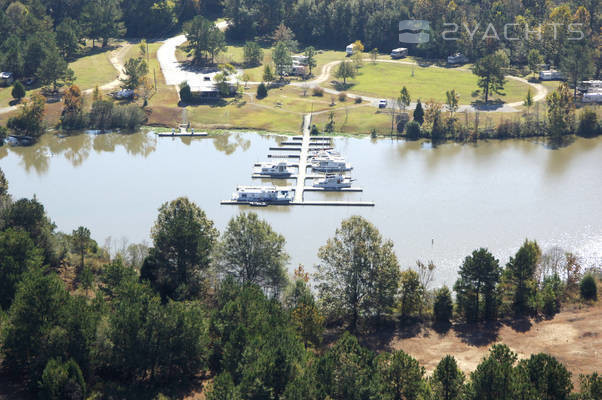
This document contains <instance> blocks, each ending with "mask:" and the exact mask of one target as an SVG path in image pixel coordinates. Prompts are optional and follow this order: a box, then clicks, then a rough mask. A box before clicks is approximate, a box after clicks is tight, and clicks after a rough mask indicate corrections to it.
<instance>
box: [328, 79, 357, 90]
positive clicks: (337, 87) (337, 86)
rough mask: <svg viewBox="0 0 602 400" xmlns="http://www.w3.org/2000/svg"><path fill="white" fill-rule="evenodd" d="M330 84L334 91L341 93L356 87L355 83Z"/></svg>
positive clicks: (334, 82) (337, 82)
mask: <svg viewBox="0 0 602 400" xmlns="http://www.w3.org/2000/svg"><path fill="white" fill-rule="evenodd" d="M330 83H331V84H332V86H333V87H334V89H335V90H338V91H339V92H342V91H345V90H349V89H351V88H353V87H354V86H355V83H353V82H347V83H343V82H339V81H331V82H330Z"/></svg>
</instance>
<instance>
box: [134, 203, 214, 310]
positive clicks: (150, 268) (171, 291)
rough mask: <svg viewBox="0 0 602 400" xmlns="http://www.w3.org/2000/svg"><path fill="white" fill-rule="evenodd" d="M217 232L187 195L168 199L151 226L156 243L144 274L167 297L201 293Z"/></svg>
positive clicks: (141, 275) (189, 296)
mask: <svg viewBox="0 0 602 400" xmlns="http://www.w3.org/2000/svg"><path fill="white" fill-rule="evenodd" d="M217 236H218V232H217V230H216V229H215V227H214V226H213V222H212V221H211V220H210V219H208V218H207V216H206V215H205V212H204V211H203V210H201V209H200V208H199V207H198V206H197V205H196V204H194V203H192V202H191V201H190V200H188V199H187V198H185V197H180V198H178V199H176V200H173V201H171V202H169V203H164V204H163V205H162V206H161V208H159V216H158V217H157V221H156V222H155V225H154V226H153V228H152V230H151V237H152V239H153V247H152V248H151V249H150V250H149V255H148V257H147V258H146V260H145V261H144V265H143V266H142V269H141V271H140V277H141V278H142V279H147V280H149V281H150V283H151V285H152V286H153V287H154V288H155V289H157V290H158V291H159V293H160V294H161V296H162V297H163V298H172V299H189V298H195V297H198V296H199V295H201V294H202V289H203V284H204V282H205V279H206V271H207V268H208V267H209V263H210V261H211V257H210V255H211V252H212V250H213V246H214V244H215V241H216V239H217Z"/></svg>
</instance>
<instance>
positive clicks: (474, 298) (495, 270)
mask: <svg viewBox="0 0 602 400" xmlns="http://www.w3.org/2000/svg"><path fill="white" fill-rule="evenodd" d="M500 273H501V271H500V267H499V262H498V260H497V259H496V258H495V257H493V255H492V254H491V253H490V252H489V251H487V249H484V248H481V249H479V250H475V251H473V252H472V255H470V256H467V257H466V258H465V259H464V262H463V263H462V266H460V272H459V275H460V277H459V278H458V280H457V281H456V284H455V285H454V290H455V291H456V295H457V296H456V299H457V303H458V310H459V311H460V312H461V313H462V314H463V316H464V318H465V319H466V320H467V321H471V322H474V321H480V320H482V319H493V318H495V316H496V313H497V305H498V298H497V291H496V285H497V283H498V281H499V279H500Z"/></svg>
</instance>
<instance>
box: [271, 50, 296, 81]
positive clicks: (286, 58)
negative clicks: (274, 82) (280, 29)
mask: <svg viewBox="0 0 602 400" xmlns="http://www.w3.org/2000/svg"><path fill="white" fill-rule="evenodd" d="M272 60H273V61H274V64H275V65H276V73H277V74H278V75H280V79H282V78H283V76H284V74H286V73H288V72H289V70H290V68H291V66H292V65H293V59H292V57H291V50H290V48H289V47H288V45H287V43H286V42H284V41H280V42H278V43H276V46H275V47H274V50H273V51H272Z"/></svg>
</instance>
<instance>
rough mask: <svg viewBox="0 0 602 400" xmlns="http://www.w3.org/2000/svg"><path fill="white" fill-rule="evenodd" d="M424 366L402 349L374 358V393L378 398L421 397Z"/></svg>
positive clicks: (413, 399)
mask: <svg viewBox="0 0 602 400" xmlns="http://www.w3.org/2000/svg"><path fill="white" fill-rule="evenodd" d="M423 375H424V368H423V367H421V366H420V364H418V361H416V359H415V358H413V357H412V356H410V355H408V354H406V353H405V352H404V351H403V350H397V351H394V352H392V353H388V352H384V353H382V354H381V355H379V356H378V357H377V358H376V371H375V376H376V379H375V384H374V386H375V394H376V396H377V397H378V398H379V399H392V400H393V399H404V400H417V399H422V396H421V394H422V387H423V384H424V383H423V379H422V377H423Z"/></svg>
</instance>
